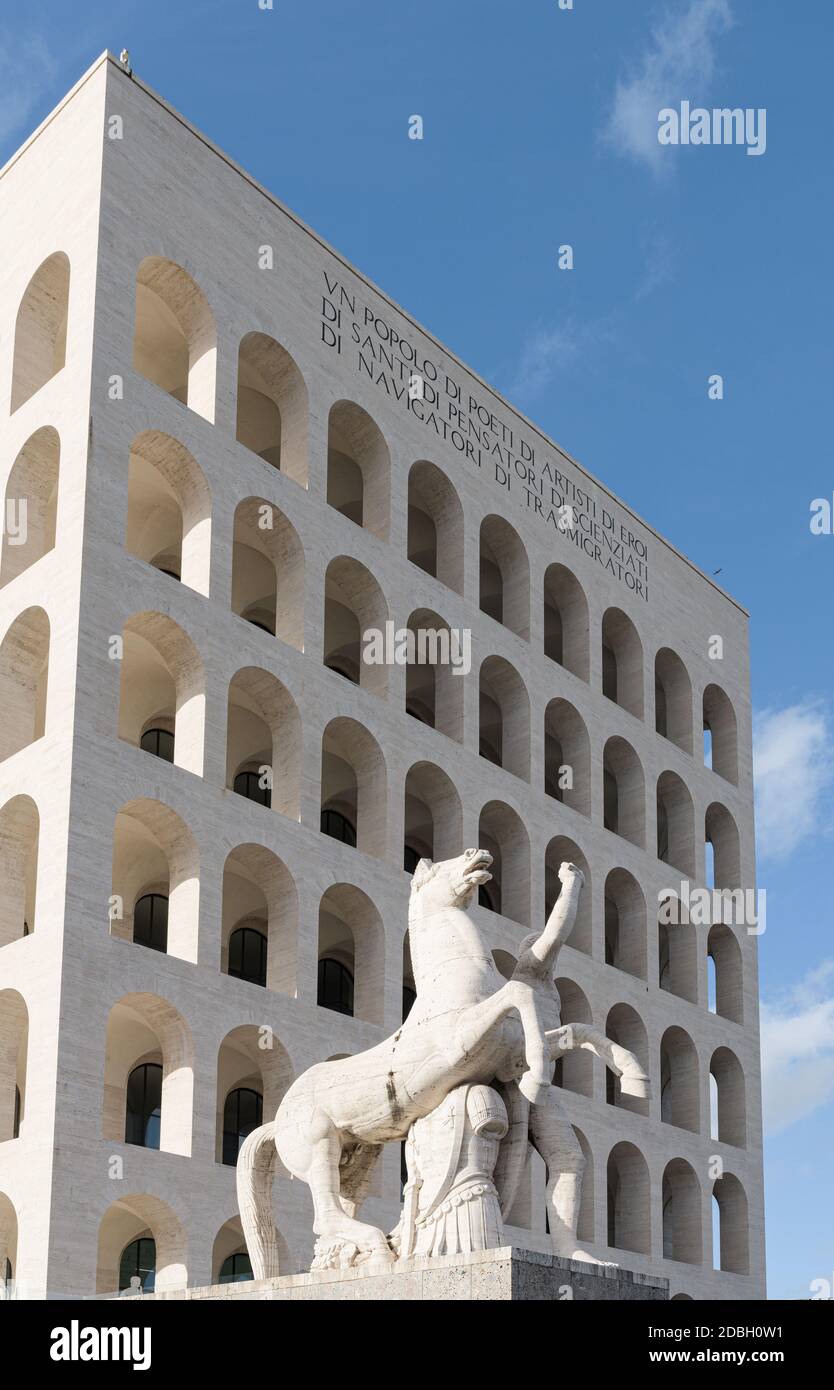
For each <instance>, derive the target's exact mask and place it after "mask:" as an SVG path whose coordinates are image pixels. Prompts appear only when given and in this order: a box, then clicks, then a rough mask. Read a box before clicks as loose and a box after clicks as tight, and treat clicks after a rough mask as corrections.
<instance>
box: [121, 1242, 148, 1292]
mask: <svg viewBox="0 0 834 1390" xmlns="http://www.w3.org/2000/svg"><path fill="white" fill-rule="evenodd" d="M155 1283H156V1241H155V1240H153V1239H152V1238H151V1236H140V1237H139V1239H138V1240H132V1241H131V1242H130V1245H126V1246H125V1248H124V1250H123V1251H122V1258H121V1259H120V1261H119V1292H120V1293H122V1292H124V1290H125V1289H131V1288H135V1289H136V1291H137V1293H152V1292H153V1288H154V1285H155Z"/></svg>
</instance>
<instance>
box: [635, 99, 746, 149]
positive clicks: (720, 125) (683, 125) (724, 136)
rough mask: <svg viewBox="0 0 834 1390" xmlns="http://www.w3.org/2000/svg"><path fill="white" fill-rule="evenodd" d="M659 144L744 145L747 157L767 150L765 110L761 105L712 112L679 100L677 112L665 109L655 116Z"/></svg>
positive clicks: (720, 109) (668, 108)
mask: <svg viewBox="0 0 834 1390" xmlns="http://www.w3.org/2000/svg"><path fill="white" fill-rule="evenodd" d="M657 138H658V142H659V143H660V144H661V145H746V146H747V153H748V154H764V153H765V151H766V149H767V110H766V108H765V107H764V106H759V107H755V106H747V107H744V108H742V107H740V106H734V107H729V106H721V107H718V106H716V107H714V108H713V109H712V110H711V111H709V110H707V108H706V107H705V106H692V105H691V104H690V103H689V102H688V101H682V102H681V104H680V110H676V109H675V107H674V106H664V107H663V110H662V111H658V113H657Z"/></svg>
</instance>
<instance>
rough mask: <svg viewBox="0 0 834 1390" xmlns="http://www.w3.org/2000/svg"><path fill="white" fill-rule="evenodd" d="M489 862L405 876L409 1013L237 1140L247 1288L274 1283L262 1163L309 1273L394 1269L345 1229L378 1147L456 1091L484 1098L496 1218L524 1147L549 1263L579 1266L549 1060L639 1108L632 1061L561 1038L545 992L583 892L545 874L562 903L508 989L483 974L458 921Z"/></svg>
mask: <svg viewBox="0 0 834 1390" xmlns="http://www.w3.org/2000/svg"><path fill="white" fill-rule="evenodd" d="M491 863H492V856H491V855H490V854H489V853H488V852H487V851H486V850H483V849H468V850H466V851H465V853H464V854H462V855H460V856H459V857H458V858H456V859H449V860H446V861H445V862H443V863H437V864H433V863H432V862H431V861H430V860H427V859H422V860H421V861H420V863H419V864H418V866H417V869H416V870H415V873H414V877H413V880H412V886H411V899H410V904H409V942H410V947H411V960H412V966H413V969H414V981H415V985H416V992H417V999H416V1002H415V1004H414V1005H413V1007H412V1009H411V1012H410V1013H409V1015H408V1018H407V1019H406V1020H405V1022H404V1023H403V1025H402V1027H400V1028H398V1029H397V1031H396V1033H394V1034H393V1036H392V1037H390V1038H387V1039H386V1040H385V1041H384V1042H381V1043H379V1044H378V1045H377V1046H376V1047H373V1048H371V1049H369V1050H368V1051H367V1052H362V1053H360V1054H359V1055H358V1056H356V1057H345V1058H339V1059H337V1060H335V1061H330V1062H321V1063H319V1064H317V1065H316V1066H313V1067H310V1069H309V1070H308V1071H306V1072H304V1073H303V1075H302V1076H300V1077H299V1078H298V1080H297V1081H295V1082H294V1083H293V1085H292V1086H291V1087H290V1089H289V1091H288V1092H287V1094H286V1095H285V1097H284V1099H283V1100H282V1102H281V1104H280V1106H279V1108H278V1113H277V1115H276V1117H275V1119H274V1121H272V1122H271V1123H269V1124H265V1125H262V1126H261V1128H260V1129H256V1130H254V1131H253V1133H252V1134H250V1135H249V1137H248V1138H247V1139H246V1141H245V1143H244V1145H243V1147H242V1149H241V1151H240V1156H239V1159H238V1165H237V1185H238V1201H239V1206H240V1213H241V1219H242V1223H243V1230H244V1235H245V1237H246V1243H247V1247H248V1249H249V1256H250V1259H251V1262H252V1270H253V1274H254V1277H255V1278H256V1279H263V1278H268V1277H271V1276H273V1275H276V1274H277V1273H278V1246H277V1234H276V1231H275V1227H274V1224H273V1219H272V1182H273V1178H274V1173H275V1151H276V1150H277V1153H278V1155H279V1156H280V1158H281V1160H282V1162H283V1163H284V1165H285V1166H286V1168H287V1169H288V1170H289V1171H290V1173H292V1174H293V1176H294V1177H297V1178H301V1179H302V1180H303V1181H304V1182H306V1183H307V1184H308V1185H309V1187H310V1191H311V1194H312V1197H313V1207H314V1225H313V1228H314V1230H315V1232H316V1235H317V1236H318V1237H319V1239H318V1243H317V1247H316V1250H317V1257H318V1258H317V1261H316V1263H317V1264H318V1263H319V1262H322V1261H323V1260H324V1259H325V1258H332V1255H333V1251H334V1249H335V1250H338V1249H340V1248H343V1249H345V1250H347V1251H348V1252H349V1254H348V1256H347V1259H348V1260H349V1261H357V1262H359V1261H364V1260H367V1259H372V1258H373V1259H377V1260H379V1261H391V1260H393V1258H394V1255H393V1253H392V1250H391V1248H390V1245H389V1243H388V1240H387V1238H386V1236H385V1234H384V1232H383V1231H381V1230H380V1229H378V1228H377V1227H376V1226H371V1225H368V1224H367V1223H365V1222H363V1221H359V1220H358V1219H357V1212H358V1210H359V1208H360V1206H361V1204H362V1202H363V1201H364V1199H365V1196H366V1194H367V1190H368V1184H369V1181H370V1177H371V1172H372V1169H373V1166H374V1163H375V1162H376V1160H377V1158H378V1156H379V1154H380V1152H381V1149H382V1146H383V1145H384V1144H386V1143H390V1142H392V1141H396V1140H403V1139H405V1137H406V1135H407V1134H408V1131H409V1129H410V1128H411V1125H412V1124H413V1123H414V1121H415V1120H417V1119H419V1118H420V1117H421V1116H424V1115H428V1114H430V1113H431V1111H433V1110H434V1109H435V1108H436V1106H438V1105H439V1104H440V1103H441V1101H442V1100H443V1099H444V1098H445V1097H446V1096H447V1095H448V1093H449V1092H450V1091H452V1090H453V1089H454V1088H455V1087H457V1086H459V1085H461V1084H462V1083H465V1082H470V1083H474V1082H480V1083H484V1084H490V1083H499V1084H500V1085H501V1088H502V1091H503V1093H504V1095H505V1098H506V1100H507V1108H508V1111H509V1118H510V1130H509V1133H508V1135H507V1139H506V1140H505V1141H504V1145H505V1147H504V1148H503V1150H502V1156H501V1158H500V1159H499V1165H498V1171H497V1173H496V1180H497V1182H498V1186H499V1191H500V1192H501V1195H502V1210H503V1211H504V1214H505V1215H506V1212H507V1211H508V1210H509V1207H510V1206H511V1205H512V1200H513V1197H514V1195H515V1191H516V1188H517V1184H518V1179H519V1176H520V1173H521V1170H522V1168H523V1161H524V1158H525V1157H526V1150H527V1142H526V1141H527V1137H528V1133H529V1138H530V1140H531V1142H532V1143H533V1144H534V1145H535V1146H536V1148H538V1150H539V1152H540V1153H541V1154H542V1156H543V1157H544V1159H545V1162H546V1164H547V1167H548V1198H549V1201H550V1203H551V1220H550V1229H551V1234H552V1236H553V1240H554V1247H555V1248H556V1249H557V1250H558V1252H559V1253H564V1254H568V1255H573V1256H578V1257H580V1258H586V1259H589V1258H591V1257H590V1256H587V1255H584V1254H583V1252H581V1251H575V1250H574V1249H573V1248H572V1246H573V1242H574V1241H575V1238H576V1223H577V1219H578V1214H579V1196H580V1192H581V1180H582V1154H581V1150H580V1148H579V1144H578V1141H577V1139H576V1137H575V1135H574V1132H573V1129H572V1127H571V1125H570V1122H569V1121H568V1119H567V1116H566V1115H565V1114H564V1113H563V1111H562V1106H561V1101H560V1099H559V1091H558V1088H556V1087H554V1086H553V1085H552V1084H551V1078H552V1073H553V1063H554V1059H555V1058H556V1057H558V1056H559V1055H561V1053H562V1052H564V1051H566V1050H569V1049H570V1048H573V1047H585V1048H589V1049H590V1050H591V1051H593V1052H595V1053H596V1054H597V1055H598V1056H601V1057H603V1058H604V1059H605V1061H606V1063H607V1065H608V1066H609V1067H610V1068H611V1070H612V1071H613V1072H614V1073H615V1074H616V1075H618V1076H620V1077H621V1086H622V1090H623V1091H624V1092H625V1093H626V1094H629V1095H639V1096H646V1095H648V1078H647V1076H646V1075H645V1073H644V1072H643V1070H642V1068H641V1067H640V1065H639V1063H638V1062H637V1059H636V1058H635V1057H634V1056H633V1054H632V1053H630V1052H628V1051H626V1049H625V1048H622V1047H619V1046H618V1045H617V1044H616V1043H612V1042H610V1041H609V1040H608V1039H607V1038H605V1037H603V1035H602V1034H600V1033H599V1032H597V1031H596V1030H595V1029H593V1028H591V1027H590V1026H588V1025H585V1024H568V1025H566V1026H564V1027H562V1026H560V1025H561V1018H560V1003H559V995H558V992H557V991H556V987H555V984H554V980H553V972H554V966H555V961H556V956H557V955H558V952H559V950H560V949H561V947H562V945H563V944H564V942H565V941H566V940H567V938H568V937H569V936H570V933H571V931H572V929H573V925H574V922H575V920H576V912H577V908H578V905H579V897H580V893H581V891H582V886H583V884H584V877H583V875H582V873H581V871H580V870H579V869H577V868H576V866H575V865H573V864H563V865H562V867H561V869H560V870H559V878H560V880H561V882H562V890H561V892H560V895H559V897H558V899H557V901H556V905H555V907H554V908H553V911H552V912H551V913H550V916H549V918H548V921H547V925H546V926H545V929H544V931H543V932H542V933H541V934H540V935H534V936H530V937H528V938H526V939H525V941H524V942H523V943H522V947H521V954H520V957H519V960H518V964H517V966H516V968H515V970H514V972H513V975H512V978H511V979H510V980H505V979H504V977H503V976H502V975H501V974H500V973H499V971H498V970H497V968H496V965H495V962H494V960H493V957H492V953H491V951H490V950H489V949H488V947H487V946H486V945H485V943H484V942H483V940H482V939H481V935H480V933H479V931H478V928H477V926H476V925H475V923H474V921H473V920H472V918H471V917H470V916H469V913H468V911H467V909H468V907H469V906H470V904H471V902H472V899H473V897H474V896H475V893H476V891H477V889H478V887H479V886H480V885H481V884H482V883H486V882H488V880H489V879H490V878H491V874H490V872H489V866H490V864H491Z"/></svg>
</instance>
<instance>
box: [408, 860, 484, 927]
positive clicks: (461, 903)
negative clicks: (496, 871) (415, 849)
mask: <svg viewBox="0 0 834 1390" xmlns="http://www.w3.org/2000/svg"><path fill="white" fill-rule="evenodd" d="M491 863H492V855H491V854H490V853H489V850H486V849H467V850H464V852H463V854H459V855H458V857H457V858H456V859H444V860H442V861H441V862H439V863H436V864H434V863H432V861H431V859H421V860H420V862H419V864H418V865H417V868H416V869H415V870H414V876H413V878H412V880H411V900H410V903H409V916H411V915H416V914H417V913H419V915H420V916H425V917H428V916H431V915H432V914H434V913H436V912H442V911H443V910H444V909H448V908H450V907H459V908H463V909H464V910H465V909H466V908H468V907H469V905H470V903H471V902H472V899H473V897H474V895H475V892H476V890H477V889H478V888H480V886H481V884H482V883H489V880H490V879H491V878H492V874H491V873H490V872H489V866H490V864H491Z"/></svg>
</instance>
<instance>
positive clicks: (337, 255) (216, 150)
mask: <svg viewBox="0 0 834 1390" xmlns="http://www.w3.org/2000/svg"><path fill="white" fill-rule="evenodd" d="M107 63H109V64H110V65H111V67H112V68H113V69H114V70H115V71H116V72H118V73H119V74H120V75H121V76H123V77H124V79H125V80H126V81H131V82H133V83H134V85H135V86H136V87H137V88H138V89H139V90H140V91H142V92H143V93H144V94H145V96H147V97H148V98H149V99H150V100H151V101H153V102H155V103H156V104H157V105H158V106H159V107H161V108H162V109H163V110H164V111H165V112H167V114H168V115H169V116H171V117H172V118H173V119H174V120H176V121H178V122H179V124H180V125H181V126H183V127H184V128H185V129H186V130H187V131H189V132H190V134H192V135H193V136H194V137H195V138H196V139H197V140H199V141H200V142H201V143H202V144H203V145H205V147H206V148H207V149H208V150H210V151H211V152H212V154H214V155H216V156H217V157H218V158H220V159H222V160H223V162H224V163H225V164H226V165H227V166H228V167H229V168H230V169H232V170H233V171H234V172H235V173H236V174H238V175H239V177H241V178H243V179H245V180H246V182H247V183H248V184H249V186H250V187H251V188H253V189H254V190H255V191H256V192H257V193H259V194H260V195H261V196H262V197H264V198H266V199H267V201H268V202H269V203H271V204H272V206H273V207H274V208H276V209H277V210H278V211H279V212H280V213H282V214H283V216H285V217H287V218H289V219H290V220H291V221H292V222H293V223H294V224H295V225H296V227H297V228H299V230H301V231H303V232H304V233H305V234H306V235H307V236H309V237H311V238H312V239H313V240H314V241H315V242H317V243H318V245H319V246H320V247H322V249H323V250H325V251H326V252H327V253H328V254H329V255H331V256H333V257H334V259H335V260H337V261H338V262H339V263H340V264H341V265H342V266H344V267H345V268H346V269H347V270H348V271H349V272H350V273H351V274H352V275H355V276H356V278H357V279H358V280H359V281H361V282H362V283H363V284H364V285H365V286H367V288H368V289H369V290H370V291H371V292H372V293H373V294H375V295H378V296H379V298H380V299H381V300H383V301H384V302H385V303H386V304H388V305H389V306H390V307H391V308H392V309H393V310H394V311H395V312H396V313H397V314H400V315H401V316H402V317H403V318H404V319H405V320H406V321H407V322H408V323H409V324H411V325H412V326H413V327H414V329H415V330H416V331H417V332H418V333H421V334H422V335H423V336H424V337H425V338H426V339H427V340H428V341H429V342H431V343H433V344H434V345H435V346H436V347H437V348H439V349H440V351H441V352H442V353H444V354H446V355H447V356H448V357H449V359H450V360H451V361H452V362H454V363H455V364H456V365H457V366H459V367H460V368H461V369H462V370H463V371H465V372H467V373H468V374H469V375H470V376H471V377H472V378H473V380H474V381H476V382H478V383H479V385H481V386H483V387H484V389H485V390H486V391H488V392H489V393H490V395H491V396H492V397H493V398H494V399H495V400H496V401H498V402H499V403H500V404H501V405H502V406H503V407H504V408H505V409H507V410H508V411H510V412H511V413H512V415H513V416H514V417H515V418H516V419H517V420H518V421H519V422H521V423H522V424H523V425H524V426H525V427H527V428H528V429H530V430H531V431H532V432H533V433H534V434H535V435H536V436H537V437H538V438H539V439H540V440H542V441H543V443H544V444H545V445H547V447H548V448H551V449H553V450H554V451H555V452H556V453H557V454H558V455H559V456H560V457H561V458H562V459H563V460H564V461H565V462H566V463H568V464H570V466H571V467H573V468H575V469H577V471H578V472H579V473H580V474H581V475H582V476H583V477H584V478H586V479H587V480H588V481H589V482H590V483H592V484H593V485H594V486H595V487H598V488H600V489H601V490H602V491H603V492H604V493H606V494H607V495H608V496H609V497H610V498H611V499H612V501H614V502H615V503H616V504H617V505H618V506H619V507H621V508H622V510H623V511H624V512H625V513H626V514H627V515H628V516H630V517H632V518H633V519H634V520H635V521H636V522H638V523H639V525H640V526H642V527H644V528H645V530H646V531H647V532H648V533H649V534H650V535H651V536H652V537H654V539H655V540H657V541H658V542H659V543H660V544H661V545H663V546H664V547H665V548H666V549H667V550H668V551H670V552H671V553H672V555H674V556H675V557H676V558H677V559H678V560H680V561H681V562H682V563H683V564H684V565H686V566H687V567H688V569H690V570H691V571H692V573H693V574H695V575H697V577H698V578H699V579H701V580H703V581H704V582H705V583H707V584H708V585H709V586H710V588H711V589H713V590H714V591H715V592H716V593H717V594H718V595H719V596H720V597H721V598H722V599H724V600H726V601H727V602H728V603H730V604H732V605H733V607H734V608H735V609H737V610H738V611H739V612H740V613H741V614H742V615H743V617H744V618H745V619H748V620H749V618H750V611H749V609H747V608H746V607H745V606H744V604H742V603H740V602H739V600H738V599H736V598H734V597H733V595H732V594H730V593H728V592H727V590H726V589H724V588H723V587H722V586H721V585H720V584H717V583H716V582H715V580H714V578H713V577H712V576H711V575H709V574H707V573H706V571H704V570H702V569H701V568H700V566H698V565H696V564H695V562H694V561H693V560H690V559H689V557H688V556H687V555H685V554H684V553H683V552H682V551H681V550H679V549H678V548H677V546H675V545H674V544H673V543H672V542H671V541H670V540H669V539H668V538H667V537H666V536H664V535H662V534H661V532H659V531H658V530H657V529H656V528H655V527H654V526H653V525H652V524H651V522H649V521H646V519H645V518H644V517H643V516H641V515H640V513H639V512H636V511H635V510H634V508H633V507H632V506H630V505H629V503H628V502H625V501H624V500H623V499H622V498H621V497H620V496H619V494H618V493H616V492H614V491H613V490H612V489H611V488H610V487H609V486H608V484H607V483H605V482H603V481H602V479H601V478H598V477H597V476H596V474H594V473H591V472H590V471H589V469H587V468H586V467H585V466H584V464H582V463H580V462H579V460H578V459H576V458H574V457H573V455H572V454H569V453H568V452H567V451H566V450H565V449H563V448H562V446H561V445H560V444H558V443H557V442H556V441H555V440H554V439H552V438H551V437H550V436H549V435H547V434H545V433H544V431H543V430H542V429H541V428H540V427H539V426H538V425H537V424H536V423H535V421H533V420H531V419H530V418H529V416H527V415H525V414H524V413H523V412H522V411H521V410H519V408H518V407H517V406H515V405H513V403H512V401H510V400H508V399H507V397H506V396H504V395H502V393H501V392H500V391H499V390H498V389H497V388H496V387H494V386H493V385H492V384H491V383H490V382H488V381H487V380H486V379H485V378H484V377H482V376H481V375H480V374H479V373H478V372H477V371H475V369H474V368H473V367H471V366H469V364H468V363H467V362H464V360H463V359H462V358H461V357H460V356H459V355H458V354H457V353H456V352H454V351H453V350H452V349H451V348H449V347H448V346H447V345H446V344H445V343H443V342H441V341H440V339H439V338H437V337H436V336H435V334H434V333H432V332H431V330H430V329H428V328H426V327H425V326H424V325H423V324H422V323H421V322H420V321H419V320H418V319H416V318H415V317H414V315H413V314H411V313H410V312H409V311H408V310H407V309H405V308H403V307H402V305H400V304H399V303H398V302H397V301H396V300H395V299H393V298H392V297H391V295H390V294H388V293H387V291H386V290H384V289H382V288H381V287H380V286H379V285H377V284H376V282H375V281H373V280H371V279H370V278H369V277H368V276H367V275H366V274H365V273H364V272H363V271H361V270H359V269H358V268H357V267H356V266H354V265H353V264H352V262H351V261H349V260H348V259H347V258H346V257H345V256H344V255H342V253H341V252H340V251H339V250H338V249H336V248H335V247H333V246H331V245H330V243H329V242H327V241H326V240H325V239H324V238H323V237H322V236H321V235H320V234H319V233H318V232H317V231H316V230H315V229H314V228H312V227H310V226H308V225H307V223H306V222H304V220H303V219H302V218H300V217H299V216H298V214H297V213H295V212H293V210H292V209H291V208H289V207H287V206H286V204H284V203H282V202H281V200H280V199H279V198H278V197H276V195H275V194H274V193H272V192H270V190H269V189H268V188H265V187H264V186H263V184H261V183H259V182H258V180H257V179H255V178H254V177H253V176H252V175H251V174H249V173H247V171H246V170H245V169H243V168H242V167H241V166H240V165H239V164H238V163H237V162H236V161H235V160H234V159H232V158H231V156H230V155H228V154H227V153H226V152H225V151H224V150H222V149H221V148H220V147H219V145H217V144H215V142H214V141H213V140H211V139H210V138H209V137H208V136H207V135H205V134H204V133H203V131H201V130H199V129H198V128H197V127H196V126H195V125H193V124H192V123H191V122H190V121H189V120H188V119H187V118H186V117H185V116H183V115H182V113H181V112H180V111H178V110H177V109H176V108H175V107H174V106H172V105H171V103H170V102H169V101H167V100H166V99H165V97H163V96H161V95H160V94H159V93H158V92H156V91H155V90H154V89H153V88H152V87H150V86H149V85H148V84H147V83H146V82H144V81H143V80H142V79H141V78H140V77H137V76H136V73H135V72H133V71H131V72H130V74H128V73H127V72H126V71H125V69H124V68H123V66H122V64H121V63H120V61H119V60H118V58H117V57H116V56H115V55H114V54H113V53H111V52H110V51H109V49H105V50H104V51H103V52H102V53H101V54H100V55H99V56H98V58H96V59H95V61H94V62H93V63H91V65H90V66H89V67H88V68H87V70H86V72H84V73H83V74H82V76H81V77H80V78H79V79H78V81H77V82H76V83H75V84H74V85H73V86H72V87H71V88H70V90H69V91H68V92H67V93H66V94H65V95H64V96H63V97H62V98H61V100H60V101H59V102H58V103H57V104H56V105H55V106H54V107H53V108H52V110H51V111H50V112H49V113H48V115H47V116H45V117H44V119H43V120H42V121H41V122H40V124H39V125H38V126H37V127H36V128H35V130H33V131H32V133H31V134H30V135H29V136H28V137H27V138H26V139H25V140H24V141H23V143H22V144H21V145H20V146H19V147H18V149H17V150H16V151H15V152H14V154H12V155H11V156H10V158H9V159H8V160H7V161H6V162H5V164H4V165H3V166H2V167H0V180H2V178H3V177H4V176H5V175H6V173H7V172H8V170H9V169H11V168H12V166H13V165H14V164H16V163H17V161H18V160H19V159H20V158H21V156H22V155H23V154H24V153H25V152H26V151H27V150H28V149H29V148H30V146H32V145H33V144H34V142H35V141H36V140H37V139H38V137H39V135H40V134H41V133H42V131H44V130H45V129H46V128H47V126H49V125H50V124H51V123H52V121H53V120H54V119H55V118H56V116H58V115H59V113H60V112H61V111H62V110H63V108H64V107H65V106H67V105H68V104H69V102H71V101H72V99H73V98H74V97H75V96H76V94H77V93H78V92H79V91H80V90H81V89H82V87H84V86H85V84H86V83H87V82H88V81H89V80H90V79H91V78H92V77H93V76H94V74H95V73H96V72H97V71H98V70H99V68H101V67H102V65H104V64H107Z"/></svg>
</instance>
